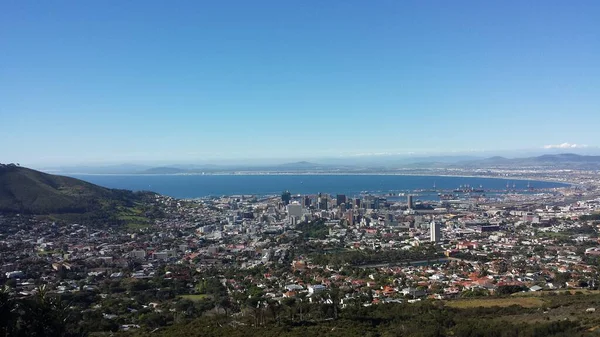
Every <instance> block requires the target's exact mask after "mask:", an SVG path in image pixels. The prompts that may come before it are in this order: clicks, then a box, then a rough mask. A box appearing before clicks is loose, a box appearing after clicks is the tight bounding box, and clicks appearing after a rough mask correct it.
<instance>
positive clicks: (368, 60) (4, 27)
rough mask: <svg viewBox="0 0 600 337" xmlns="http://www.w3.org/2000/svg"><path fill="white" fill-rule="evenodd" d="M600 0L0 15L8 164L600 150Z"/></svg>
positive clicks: (0, 126) (20, 9)
mask: <svg viewBox="0 0 600 337" xmlns="http://www.w3.org/2000/svg"><path fill="white" fill-rule="evenodd" d="M598 126H600V1H596V0H590V1H563V0H561V1H521V0H519V1H445V0H444V1H398V0H391V1H348V0H343V1H334V0H331V1H280V0H276V1H260V0H257V1H241V0H240V1H24V0H14V1H13V0H10V1H9V0H5V1H2V2H1V3H0V144H1V145H0V162H20V163H21V164H40V163H43V164H55V163H62V164H66V163H69V164H70V163H91V162H94V163H95V162H113V163H114V162H136V161H157V160H161V161H173V162H178V161H180V162H183V161H185V162H194V161H211V160H218V159H222V158H234V159H235V158H252V157H255V158H295V157H297V158H300V157H319V156H340V155H355V154H365V153H381V152H389V153H407V152H416V153H424V154H425V153H433V152H436V153H442V152H451V151H458V152H461V151H470V150H496V149H522V148H541V147H543V146H544V145H555V144H561V143H565V142H567V143H571V144H585V145H588V146H598V145H600V136H599V134H598Z"/></svg>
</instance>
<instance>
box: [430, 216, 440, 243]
mask: <svg viewBox="0 0 600 337" xmlns="http://www.w3.org/2000/svg"><path fill="white" fill-rule="evenodd" d="M429 239H430V240H431V242H440V241H441V240H442V230H441V225H440V223H439V222H435V220H434V221H431V224H429Z"/></svg>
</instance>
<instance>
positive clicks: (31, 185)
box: [0, 164, 155, 224]
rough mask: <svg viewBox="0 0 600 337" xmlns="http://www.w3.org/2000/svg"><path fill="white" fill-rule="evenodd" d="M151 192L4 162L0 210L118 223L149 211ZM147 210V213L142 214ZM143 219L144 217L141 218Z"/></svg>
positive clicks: (0, 166)
mask: <svg viewBox="0 0 600 337" xmlns="http://www.w3.org/2000/svg"><path fill="white" fill-rule="evenodd" d="M154 195H155V194H154V193H151V192H132V191H128V190H116V189H109V188H104V187H101V186H98V185H94V184H91V183H88V182H85V181H82V180H79V179H75V178H71V177H65V176H58V175H52V174H47V173H43V172H40V171H36V170H32V169H29V168H25V167H21V166H18V165H15V164H0V212H1V213H5V214H16V213H19V214H31V215H47V216H52V217H55V218H58V219H69V220H77V221H105V222H106V223H109V224H118V223H123V222H126V221H122V220H123V218H124V217H125V216H128V217H129V218H131V216H134V215H135V216H138V215H142V216H140V218H143V215H146V213H147V212H152V211H153V210H152V209H149V208H144V207H143V206H144V205H145V204H146V203H147V202H148V201H151V200H152V198H153V197H154ZM142 213H144V214H142ZM138 220H141V221H143V220H144V219H138Z"/></svg>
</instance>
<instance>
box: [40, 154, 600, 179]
mask: <svg viewBox="0 0 600 337" xmlns="http://www.w3.org/2000/svg"><path fill="white" fill-rule="evenodd" d="M324 161H325V162H324V163H314V162H310V161H298V162H291V163H283V164H276V165H275V164H271V165H248V164H246V165H243V164H238V165H233V164H230V165H214V164H203V165H190V164H187V165H167V166H158V167H150V166H141V165H137V166H136V165H117V166H104V167H96V168H94V167H87V168H86V167H83V166H78V167H71V168H66V167H65V168H59V169H52V170H49V171H48V172H52V173H55V172H56V173H64V174H77V173H82V174H201V173H207V174H210V173H220V172H222V173H231V172H290V173H293V172H356V171H361V170H363V171H365V170H366V171H373V172H376V171H378V170H383V171H385V170H391V169H428V168H465V169H469V168H495V167H496V168H518V167H535V168H560V169H592V170H593V169H600V156H592V155H580V154H574V153H559V154H545V155H541V156H532V157H524V158H506V157H501V156H494V157H489V158H480V157H474V156H429V157H412V158H398V157H395V156H389V157H387V158H378V160H376V161H369V160H368V159H367V158H360V159H357V160H356V161H354V162H352V163H350V162H348V159H344V160H342V159H340V160H338V161H336V160H332V159H328V160H324Z"/></svg>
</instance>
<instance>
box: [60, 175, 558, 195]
mask: <svg viewBox="0 0 600 337" xmlns="http://www.w3.org/2000/svg"><path fill="white" fill-rule="evenodd" d="M71 176H73V177H75V178H79V179H82V180H85V181H88V182H91V183H94V184H97V185H100V186H105V187H109V188H119V189H128V190H134V191H140V190H145V191H154V192H157V193H160V194H164V195H168V196H172V197H175V198H199V197H206V196H221V195H235V194H253V195H276V194H280V193H281V192H282V191H285V190H289V191H290V192H291V193H293V194H315V193H329V194H346V195H348V196H356V195H359V194H360V193H361V192H370V193H388V192H407V191H414V190H420V189H424V190H425V189H429V190H430V189H432V188H433V186H434V184H435V186H436V189H438V190H452V189H455V188H458V187H459V186H461V185H467V184H468V185H470V186H472V187H476V188H479V187H480V186H482V187H483V188H484V189H486V190H503V189H506V185H507V183H508V184H509V185H510V186H511V189H512V186H513V184H514V185H515V188H516V189H517V190H525V189H526V188H527V184H528V183H529V184H531V186H532V187H534V188H536V189H542V188H554V187H562V186H565V185H564V184H560V183H554V182H542V181H529V182H528V181H524V180H506V179H494V178H478V177H439V176H402V175H71Z"/></svg>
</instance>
